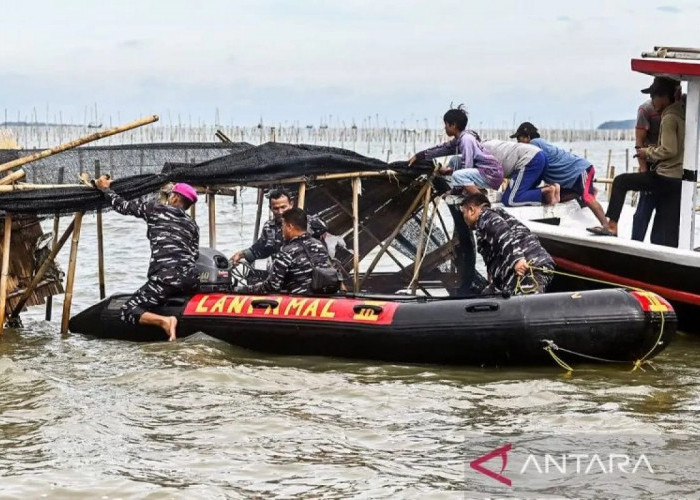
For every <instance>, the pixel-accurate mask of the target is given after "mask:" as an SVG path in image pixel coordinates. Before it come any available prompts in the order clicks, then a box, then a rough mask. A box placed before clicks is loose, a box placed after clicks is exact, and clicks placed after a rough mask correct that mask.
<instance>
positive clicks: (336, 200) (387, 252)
mask: <svg viewBox="0 0 700 500" xmlns="http://www.w3.org/2000/svg"><path fill="white" fill-rule="evenodd" d="M318 187H319V188H320V189H321V191H323V193H324V194H325V195H326V196H328V198H330V199H331V200H332V201H333V202H334V203H335V204H336V205H338V208H340V209H341V210H342V211H343V212H345V213H346V214H347V215H349V216H350V217H352V210H349V209H348V208H347V207H346V206H345V205H344V204H343V203H342V202H341V201H340V200H339V199H338V198H336V197H335V196H333V194H332V193H331V192H330V191H328V190H327V189H326V188H324V187H323V186H318ZM360 228H361V229H362V230H363V231H364V232H365V234H367V236H369V237H370V238H372V239H373V240H374V241H376V242H377V245H381V244H382V240H380V239H379V237H378V236H377V235H376V234H374V233H373V232H372V231H370V230H369V228H367V226H365V225H364V224H360ZM445 234H447V233H445ZM386 254H387V255H388V256H389V258H390V259H391V260H393V261H394V263H395V264H396V265H397V266H399V269H401V270H402V271H404V272H405V271H406V267H405V266H404V265H403V264H402V263H401V261H400V260H399V259H397V258H396V256H395V255H394V254H393V253H391V252H390V251H389V250H388V249H387V251H386ZM418 286H419V287H420V289H421V290H422V291H423V292H424V293H425V294H426V295H427V296H428V297H430V296H431V295H430V293H429V292H428V290H426V289H425V288H424V287H423V286H421V285H420V284H419V285H418Z"/></svg>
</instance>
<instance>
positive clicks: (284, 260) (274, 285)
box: [238, 252, 292, 293]
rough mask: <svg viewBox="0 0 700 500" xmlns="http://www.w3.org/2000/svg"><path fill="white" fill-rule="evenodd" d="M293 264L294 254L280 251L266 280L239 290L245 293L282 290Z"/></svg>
mask: <svg viewBox="0 0 700 500" xmlns="http://www.w3.org/2000/svg"><path fill="white" fill-rule="evenodd" d="M291 264H292V256H291V255H289V254H288V253H287V252H280V253H279V254H278V255H277V257H276V258H275V260H274V262H273V263H272V269H270V274H269V275H268V276H267V278H266V279H265V281H263V282H261V283H256V284H255V285H252V286H244V287H241V288H240V289H239V290H238V291H240V292H244V293H271V292H281V291H282V285H284V281H285V277H286V276H287V271H289V267H290V266H291Z"/></svg>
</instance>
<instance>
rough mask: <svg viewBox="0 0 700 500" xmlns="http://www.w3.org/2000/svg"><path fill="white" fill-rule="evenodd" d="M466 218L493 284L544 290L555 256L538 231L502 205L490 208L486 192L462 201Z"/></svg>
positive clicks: (518, 290) (513, 289)
mask: <svg viewBox="0 0 700 500" xmlns="http://www.w3.org/2000/svg"><path fill="white" fill-rule="evenodd" d="M462 215H463V216H464V221H465V222H466V223H467V224H468V225H469V227H471V228H473V229H474V230H475V232H476V242H477V249H478V250H479V253H480V254H481V256H482V257H483V259H484V263H485V264H486V269H487V271H488V274H489V276H488V278H489V282H490V283H491V285H492V286H493V287H494V288H496V289H498V290H501V291H504V292H508V293H511V294H513V295H520V294H528V293H544V291H545V289H546V288H547V285H549V282H550V281H551V279H552V275H551V273H549V272H547V271H542V270H540V269H545V270H553V269H554V261H553V260H552V257H551V256H550V255H549V253H547V251H546V250H545V249H544V248H543V247H542V245H541V244H540V241H539V239H538V238H537V236H536V235H534V234H532V233H531V232H530V230H529V229H528V228H527V227H525V226H524V225H523V224H522V223H521V222H519V221H518V220H517V219H516V218H515V217H513V216H512V215H510V214H509V213H508V212H506V211H505V210H504V209H502V208H491V204H490V203H489V200H488V198H487V197H486V196H484V195H483V194H480V193H479V194H470V195H468V196H466V197H465V199H464V201H463V202H462Z"/></svg>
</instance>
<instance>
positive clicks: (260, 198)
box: [253, 188, 265, 243]
mask: <svg viewBox="0 0 700 500" xmlns="http://www.w3.org/2000/svg"><path fill="white" fill-rule="evenodd" d="M264 199H265V193H263V189H262V188H258V211H257V212H256V214H255V232H254V233H253V243H255V242H256V241H258V234H259V233H260V219H261V218H262V210H263V208H262V206H263V200H264Z"/></svg>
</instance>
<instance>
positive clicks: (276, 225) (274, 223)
mask: <svg viewBox="0 0 700 500" xmlns="http://www.w3.org/2000/svg"><path fill="white" fill-rule="evenodd" d="M269 197H270V210H271V211H272V214H273V218H272V219H270V220H268V221H267V222H265V224H264V225H263V228H262V234H261V235H260V237H259V238H258V240H257V241H256V242H255V243H253V245H252V246H250V247H249V248H246V249H245V250H241V251H239V252H236V253H235V254H233V257H231V262H232V263H233V264H234V265H236V264H238V263H239V262H240V261H241V259H245V260H247V261H248V262H254V261H256V260H258V259H267V258H268V257H273V258H274V256H275V254H277V252H279V251H280V249H281V248H282V245H283V244H284V238H283V237H282V214H283V213H284V212H286V211H287V210H289V209H291V208H294V202H293V201H292V197H291V195H290V194H289V192H287V191H286V190H284V189H273V190H272V191H270V194H269ZM308 221H309V227H308V231H309V233H310V234H311V236H313V237H314V238H316V239H319V240H320V239H321V238H322V237H323V235H324V234H325V233H326V231H328V228H327V227H326V225H325V224H324V223H323V221H322V220H321V219H319V218H318V217H314V216H310V217H308ZM305 229H307V228H305Z"/></svg>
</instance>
